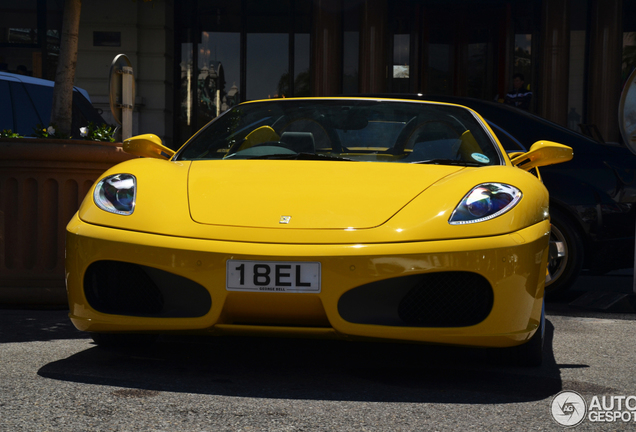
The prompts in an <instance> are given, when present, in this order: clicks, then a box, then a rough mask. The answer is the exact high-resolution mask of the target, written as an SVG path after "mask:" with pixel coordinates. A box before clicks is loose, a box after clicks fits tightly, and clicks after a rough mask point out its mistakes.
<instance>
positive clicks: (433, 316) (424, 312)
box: [338, 272, 494, 327]
mask: <svg viewBox="0 0 636 432" xmlns="http://www.w3.org/2000/svg"><path fill="white" fill-rule="evenodd" d="M493 302H494V295H493V291H492V287H491V286H490V283H489V282H488V281H487V280H486V278H484V277H483V276H481V275H479V274H477V273H472V272H440V273H427V274H419V275H410V276H402V277H397V278H391V279H385V280H382V281H378V282H373V283H370V284H367V285H362V286H359V287H357V288H354V289H352V290H349V291H347V292H346V293H345V294H343V295H342V297H340V300H339V302H338V311H339V313H340V316H341V317H342V318H343V319H345V320H347V321H349V322H352V323H356V324H376V325H388V326H402V327H466V326H472V325H475V324H478V323H480V322H482V321H483V320H484V319H486V317H488V315H489V314H490V311H491V310H492V307H493Z"/></svg>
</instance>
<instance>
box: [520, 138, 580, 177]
mask: <svg viewBox="0 0 636 432" xmlns="http://www.w3.org/2000/svg"><path fill="white" fill-rule="evenodd" d="M573 156H574V152H573V151H572V148H571V147H568V146H565V145H563V144H558V143H555V142H552V141H537V142H536V143H534V144H532V147H530V151H528V152H526V153H521V154H519V155H515V156H514V157H513V159H512V160H511V162H512V164H513V165H514V166H516V167H518V168H521V169H522V170H524V171H530V170H531V169H532V168H536V167H540V166H546V165H554V164H558V163H562V162H567V161H569V160H571V159H572V157H573Z"/></svg>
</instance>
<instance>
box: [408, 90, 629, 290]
mask: <svg viewBox="0 0 636 432" xmlns="http://www.w3.org/2000/svg"><path fill="white" fill-rule="evenodd" d="M402 97H404V96H402ZM410 98H412V99H425V100H430V101H439V102H450V103H457V104H461V105H464V106H467V107H469V108H472V109H474V110H475V111H477V112H478V113H479V114H481V115H482V116H483V117H484V119H485V120H486V121H487V122H488V123H489V125H490V127H491V128H492V129H493V131H494V132H495V134H496V135H497V137H498V138H499V140H500V141H501V143H502V145H503V147H504V148H505V149H506V151H507V152H509V153H514V152H525V151H527V150H528V149H529V148H530V146H531V145H532V144H533V143H535V142H536V141H540V140H547V141H554V142H557V143H560V144H565V145H567V146H569V147H572V149H573V150H574V158H573V159H572V160H571V161H569V162H566V163H562V164H559V165H555V166H546V167H541V169H540V176H541V178H542V180H543V183H544V184H545V186H546V187H547V188H548V191H549V192H550V219H551V222H552V234H551V244H550V246H551V247H550V262H549V265H548V270H549V273H550V274H549V277H548V279H549V280H548V281H547V282H546V293H548V294H549V295H552V296H555V295H558V294H561V293H563V292H565V291H566V290H567V289H568V288H569V287H570V286H571V285H572V283H574V281H575V280H576V278H577V277H578V275H579V273H580V272H581V270H582V269H588V270H591V271H593V272H597V273H605V272H608V271H611V270H617V269H622V268H630V267H633V265H634V231H635V227H636V205H635V203H636V155H634V154H633V153H632V152H630V151H629V150H628V149H627V148H626V147H620V146H618V145H611V144H605V143H600V142H597V141H595V140H592V139H591V138H589V137H586V136H585V135H582V134H579V133H577V132H574V131H572V130H570V129H566V128H564V127H562V126H559V125H557V124H555V123H552V122H550V121H548V120H546V119H544V118H541V117H539V116H536V115H534V114H531V113H528V112H525V111H522V110H519V109H517V108H513V107H509V106H507V105H504V104H501V103H496V102H489V101H483V100H478V99H471V98H460V97H452V96H431V95H413V96H410Z"/></svg>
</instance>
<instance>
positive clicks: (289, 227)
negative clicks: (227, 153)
mask: <svg viewBox="0 0 636 432" xmlns="http://www.w3.org/2000/svg"><path fill="white" fill-rule="evenodd" d="M256 162H260V164H257V163H256ZM196 166H205V167H206V172H207V173H208V175H207V176H205V177H204V176H199V177H198V178H196V180H195V181H192V182H191V184H188V175H189V174H190V173H191V171H192V170H194V167H196ZM319 170H322V171H323V172H328V173H331V172H332V170H333V171H335V170H339V171H340V172H339V174H338V175H337V177H336V178H335V179H334V177H331V178H329V179H326V180H325V181H324V182H321V180H320V179H316V178H315V176H316V175H317V174H316V173H317V172H319ZM195 171H196V170H195ZM132 172H134V173H135V175H136V176H137V177H138V198H137V203H136V206H135V211H134V212H133V214H132V215H130V216H126V217H125V218H123V217H122V216H121V215H118V214H113V213H108V212H105V211H103V210H101V209H100V208H98V207H97V206H95V205H94V203H93V200H92V199H91V197H92V195H93V192H94V188H93V189H91V191H90V192H89V193H88V195H87V197H88V198H87V199H85V200H84V202H83V203H82V205H81V207H80V210H79V216H80V219H82V220H83V221H86V222H88V223H91V224H96V225H103V226H110V227H118V228H120V229H126V230H131V231H142V232H150V233H157V234H164V235H169V236H183V237H189V238H202V239H214V240H230V241H247V242H267V243H298V244H302V243H311V244H320V243H378V242H411V241H419V240H441V239H452V238H472V237H483V236H492V235H498V234H505V233H511V232H514V231H517V230H519V229H522V228H525V227H527V226H529V225H532V224H535V223H537V222H539V221H541V220H544V219H547V213H548V192H547V190H546V189H545V188H544V187H543V185H542V184H541V183H540V182H539V181H538V180H537V178H536V177H534V176H533V175H531V174H529V173H527V172H525V171H523V170H519V169H510V168H507V167H504V166H492V167H483V168H465V167H456V166H451V167H449V166H425V165H406V166H405V164H383V163H347V162H325V161H319V162H314V161H302V162H299V163H297V164H289V163H288V162H287V161H276V160H272V161H251V160H246V161H196V162H189V161H188V162H168V161H161V160H158V159H135V160H131V161H126V162H124V163H122V164H119V165H117V166H116V167H113V168H111V169H110V170H108V171H107V172H105V173H104V175H103V176H102V178H103V177H107V176H109V175H112V174H116V173H132ZM236 172H241V173H242V177H241V181H240V182H237V181H236V179H235V178H234V176H235V173H236ZM281 172H284V175H285V177H288V178H289V179H293V181H290V182H289V183H290V184H289V185H287V184H285V182H284V181H282V180H281V179H280V174H278V173H281ZM202 177H203V178H202ZM224 179H225V180H224ZM407 179H408V180H407ZM334 180H335V181H334ZM232 182H234V184H231V183H232ZM346 182H349V184H350V185H351V184H354V185H356V186H360V187H358V188H357V189H358V190H359V193H358V195H354V194H351V193H350V192H349V189H347V188H339V187H338V185H339V184H343V183H346ZM484 182H504V183H509V184H512V185H513V186H515V187H517V188H519V189H521V190H523V193H524V197H523V198H522V200H521V202H520V203H519V204H518V205H517V207H516V208H515V209H514V211H512V212H508V213H506V214H503V215H501V216H499V217H498V218H496V220H493V221H488V222H485V223H479V224H469V225H459V226H453V225H449V224H448V219H449V218H450V216H451V213H452V211H453V209H454V208H455V207H456V206H457V205H458V204H459V202H460V201H461V199H462V198H463V197H464V195H465V194H466V193H468V191H470V190H471V189H472V188H473V187H475V186H476V185H478V184H480V183H484ZM192 183H194V184H192ZM206 183H207V184H208V189H210V192H208V193H207V195H206V193H205V187H204V185H205V184H206ZM307 183H317V184H318V186H317V187H320V185H325V184H326V186H327V187H328V190H329V191H330V192H329V193H328V194H327V195H326V196H325V197H318V198H317V197H316V194H315V193H313V194H312V193H307V192H305V193H303V192H302V187H299V186H298V185H299V184H301V185H306V184H307ZM405 183H408V184H406V185H405ZM96 184H97V183H96ZM365 184H366V185H368V188H367V189H365V188H363V187H362V186H363V185H365ZM255 185H258V188H257V187H255ZM217 188H218V189H220V191H216V190H213V189H217ZM268 190H276V191H277V193H279V194H284V195H285V199H284V200H281V201H284V204H280V203H278V204H276V203H274V204H272V203H268V201H267V194H265V193H264V192H263V191H268ZM404 190H406V191H407V192H406V193H404V192H403V191H404ZM288 191H291V192H288ZM312 192H313V191H312ZM379 192H381V193H379ZM189 194H190V196H192V195H194V194H196V195H195V197H196V200H197V202H195V203H194V204H193V203H191V202H189V200H188V196H189ZM232 195H234V197H233V196H232ZM220 203H223V204H222V205H221V204H220ZM407 204H408V205H407ZM221 208H222V209H225V211H226V212H227V214H230V215H231V216H232V217H233V218H234V219H232V218H226V219H225V220H224V219H218V220H220V221H221V222H220V223H217V224H212V223H197V221H195V220H193V218H198V219H202V220H203V222H205V221H206V220H208V219H212V217H213V215H215V212H218V211H219V209H221ZM333 209H338V211H337V213H336V212H334V210H333ZM398 210H399V211H398ZM287 215H291V216H292V218H291V221H290V223H289V224H281V223H280V218H281V216H287ZM356 219H357V220H358V221H359V222H358V223H357V225H358V226H356V224H354V223H353V221H356ZM347 220H348V221H349V222H350V223H346V222H347ZM297 221H299V222H297ZM232 222H234V223H232ZM311 226H314V227H316V226H318V227H320V226H322V227H325V228H323V229H319V228H310V227H311Z"/></svg>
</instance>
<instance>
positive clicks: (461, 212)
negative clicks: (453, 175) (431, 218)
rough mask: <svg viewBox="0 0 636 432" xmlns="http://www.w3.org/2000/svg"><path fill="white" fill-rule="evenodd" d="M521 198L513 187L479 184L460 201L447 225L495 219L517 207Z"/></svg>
mask: <svg viewBox="0 0 636 432" xmlns="http://www.w3.org/2000/svg"><path fill="white" fill-rule="evenodd" d="M521 196H522V193H521V191H520V190H519V189H517V188H516V187H514V186H510V185H507V184H502V183H483V184H480V185H479V186H475V187H474V188H473V189H472V190H471V191H470V192H468V194H467V195H466V196H465V197H464V199H462V201H461V202H460V203H459V205H458V206H457V208H455V210H454V211H453V214H452V215H451V217H450V219H449V220H448V223H450V224H451V225H463V224H471V223H477V222H483V221H487V220H490V219H493V218H496V217H497V216H500V215H502V214H504V213H506V212H507V211H508V210H510V209H512V208H513V207H514V206H515V205H517V203H518V202H519V200H520V199H521Z"/></svg>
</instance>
